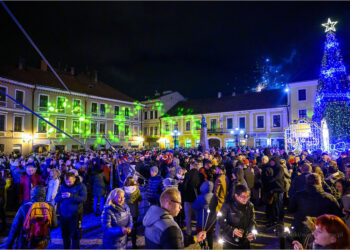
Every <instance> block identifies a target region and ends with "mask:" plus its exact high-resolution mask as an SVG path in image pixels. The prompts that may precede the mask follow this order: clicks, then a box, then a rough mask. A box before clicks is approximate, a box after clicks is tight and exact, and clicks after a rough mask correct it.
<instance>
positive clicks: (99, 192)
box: [92, 170, 107, 197]
mask: <svg viewBox="0 0 350 250" xmlns="http://www.w3.org/2000/svg"><path fill="white" fill-rule="evenodd" d="M106 183H107V179H106V175H105V173H104V172H103V171H102V170H101V171H99V172H93V173H92V195H93V196H94V197H101V196H104V195H105V194H106Z"/></svg>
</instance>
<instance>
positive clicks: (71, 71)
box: [70, 67, 75, 76]
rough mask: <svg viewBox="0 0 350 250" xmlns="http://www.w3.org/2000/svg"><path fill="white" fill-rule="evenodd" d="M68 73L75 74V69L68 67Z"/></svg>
mask: <svg viewBox="0 0 350 250" xmlns="http://www.w3.org/2000/svg"><path fill="white" fill-rule="evenodd" d="M70 74H71V75H72V76H74V75H75V70H74V67H70Z"/></svg>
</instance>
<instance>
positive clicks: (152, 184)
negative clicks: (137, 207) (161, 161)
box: [146, 166, 163, 205]
mask: <svg viewBox="0 0 350 250" xmlns="http://www.w3.org/2000/svg"><path fill="white" fill-rule="evenodd" d="M150 171H151V178H149V180H148V185H147V191H146V197H147V200H148V202H149V203H150V204H151V205H159V196H160V194H161V193H162V189H163V184H162V183H163V179H162V177H161V176H159V175H158V168H157V167H156V166H153V167H151V170H150Z"/></svg>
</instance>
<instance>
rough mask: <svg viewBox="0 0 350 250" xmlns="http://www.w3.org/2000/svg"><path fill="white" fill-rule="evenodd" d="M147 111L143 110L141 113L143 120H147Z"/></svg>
mask: <svg viewBox="0 0 350 250" xmlns="http://www.w3.org/2000/svg"><path fill="white" fill-rule="evenodd" d="M147 113H148V112H147V111H145V113H143V117H144V120H147Z"/></svg>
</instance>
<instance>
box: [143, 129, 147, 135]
mask: <svg viewBox="0 0 350 250" xmlns="http://www.w3.org/2000/svg"><path fill="white" fill-rule="evenodd" d="M147 130H148V129H147V128H143V135H144V136H147V132H148V131H147Z"/></svg>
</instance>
